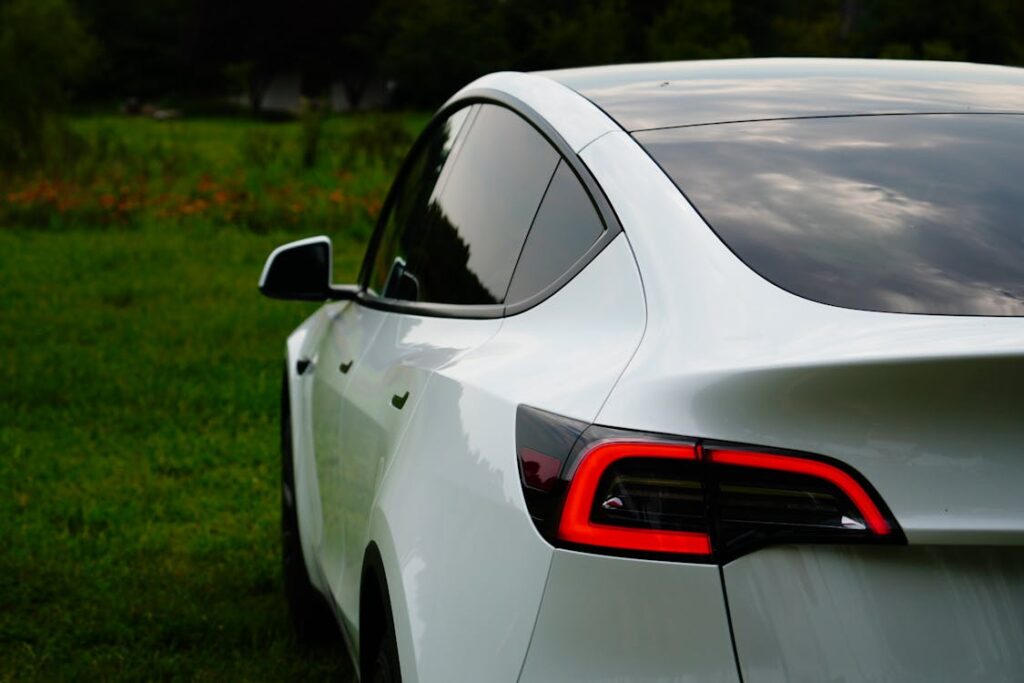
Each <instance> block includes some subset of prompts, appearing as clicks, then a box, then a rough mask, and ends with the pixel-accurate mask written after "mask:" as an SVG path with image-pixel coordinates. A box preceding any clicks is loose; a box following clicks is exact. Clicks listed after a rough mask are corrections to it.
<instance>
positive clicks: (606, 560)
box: [519, 550, 739, 683]
mask: <svg viewBox="0 0 1024 683" xmlns="http://www.w3.org/2000/svg"><path fill="white" fill-rule="evenodd" d="M519 680H520V681H523V682H534V681H588V682H589V681H701V682H702V683H703V682H710V681H722V682H725V681H729V682H734V681H738V680H739V678H738V676H737V672H736V660H735V656H734V654H733V646H732V639H731V636H730V633H729V621H728V614H727V612H726V606H725V599H724V596H723V592H722V579H721V573H720V570H719V569H718V567H714V566H709V565H696V564H682V563H675V562H656V561H650V560H634V559H627V558H619V557H606V556H601V555H589V554H584V553H578V552H572V551H567V550H556V551H555V552H554V556H553V558H552V562H551V570H550V573H549V574H548V581H547V585H546V587H545V590H544V598H543V601H542V602H541V607H540V611H539V613H538V615H537V623H536V626H535V628H534V631H533V638H532V640H531V642H530V647H529V651H528V652H527V655H526V661H525V663H524V665H523V671H522V674H521V675H520V679H519Z"/></svg>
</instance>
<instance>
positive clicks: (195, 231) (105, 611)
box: [0, 115, 425, 681]
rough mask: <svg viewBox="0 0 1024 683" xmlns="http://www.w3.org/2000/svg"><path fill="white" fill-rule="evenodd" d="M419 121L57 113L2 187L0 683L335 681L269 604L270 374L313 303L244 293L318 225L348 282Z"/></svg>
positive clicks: (341, 658) (273, 433) (333, 662)
mask: <svg viewBox="0 0 1024 683" xmlns="http://www.w3.org/2000/svg"><path fill="white" fill-rule="evenodd" d="M424 122H425V117H423V116H419V115H411V116H410V115H406V116H401V117H390V118H383V117H376V118H369V117H365V118H361V117H351V118H332V119H330V120H327V121H326V122H325V123H323V125H320V122H319V121H315V122H313V123H312V124H310V123H309V122H306V123H288V124H268V123H256V122H247V121H241V120H238V121H236V120H223V121H215V120H208V121H177V122H168V123H159V122H155V121H149V120H141V119H123V118H118V117H97V118H88V119H79V120H76V121H75V122H74V129H75V131H76V139H78V140H79V144H80V145H81V149H80V150H79V151H77V152H75V153H74V154H70V153H69V156H68V157H67V158H66V159H64V160H63V161H62V163H60V164H51V165H50V166H49V168H47V169H44V170H42V171H37V172H33V173H25V172H23V173H21V174H14V173H11V172H7V173H4V174H0V294H2V296H0V349H2V354H3V355H2V364H0V486H2V490H3V491H4V495H2V496H0V680H2V681H8V680H10V681H21V680H40V681H50V680H115V679H116V680H210V681H213V680H290V679H298V678H302V679H312V680H343V681H344V680H350V678H351V669H350V665H349V663H348V661H347V657H346V656H345V654H344V650H343V647H342V646H341V644H340V643H338V644H337V645H335V646H333V647H325V648H320V649H316V650H308V649H303V648H301V647H299V646H298V645H297V644H296V643H295V641H294V640H293V638H292V636H291V633H290V629H289V625H288V622H287V618H286V614H285V608H284V604H283V598H282V593H281V577H280V566H279V554H278V543H279V540H278V504H279V503H278V495H279V489H278V476H279V470H278V468H279V460H278V453H277V429H278V426H277V409H278V405H277V401H278V393H277V392H278V382H279V373H280V362H281V354H282V348H283V341H284V337H285V335H286V333H287V332H288V331H289V330H290V329H291V328H292V327H294V326H295V325H296V324H297V323H298V322H300V321H301V320H302V319H303V318H304V317H305V316H306V315H308V314H309V313H310V312H311V311H312V310H313V306H312V305H309V304H299V303H289V302H276V301H269V300H266V299H262V298H261V297H260V296H259V295H258V293H257V291H256V287H255V283H256V279H257V277H258V275H259V271H260V268H261V267H262V264H263V260H264V258H265V256H266V254H267V253H269V251H270V250H271V249H272V248H273V247H274V246H275V245H277V244H279V243H281V242H285V241H288V240H290V239H295V238H298V237H302V236H307V235H312V234H318V233H327V234H329V235H331V236H332V238H333V239H334V242H335V253H336V276H337V279H338V280H339V281H346V280H348V281H351V280H352V279H353V278H354V275H355V272H356V270H357V268H358V262H359V260H360V258H361V255H362V249H363V247H362V244H363V242H364V240H365V239H366V237H367V235H368V234H369V231H370V226H371V222H372V220H373V217H374V215H375V214H376V212H377V211H378V210H379V206H380V202H381V200H382V199H383V195H384V193H385V191H386V188H387V183H388V181H389V178H390V176H391V175H392V173H393V171H394V169H395V166H396V165H397V164H398V163H399V161H400V156H401V153H402V151H403V150H404V147H405V146H406V145H407V144H408V141H409V139H410V136H411V135H412V134H414V133H415V131H416V130H418V129H419V128H420V127H421V126H422V125H423V123H424ZM311 136H315V137H316V139H315V140H313V143H314V144H313V147H314V151H315V158H313V159H310V158H308V151H309V147H310V137H311Z"/></svg>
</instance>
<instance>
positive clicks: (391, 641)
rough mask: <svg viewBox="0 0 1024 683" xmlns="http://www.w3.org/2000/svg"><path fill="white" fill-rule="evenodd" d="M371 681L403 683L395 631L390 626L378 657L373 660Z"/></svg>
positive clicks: (382, 641)
mask: <svg viewBox="0 0 1024 683" xmlns="http://www.w3.org/2000/svg"><path fill="white" fill-rule="evenodd" d="M370 683H402V672H401V670H400V669H399V667H398V648H397V647H396V645H395V632H394V630H393V629H392V628H391V627H390V626H389V627H388V631H387V633H385V634H384V637H383V638H381V641H380V647H379V648H378V649H377V657H376V658H375V659H374V661H373V676H371V677H370Z"/></svg>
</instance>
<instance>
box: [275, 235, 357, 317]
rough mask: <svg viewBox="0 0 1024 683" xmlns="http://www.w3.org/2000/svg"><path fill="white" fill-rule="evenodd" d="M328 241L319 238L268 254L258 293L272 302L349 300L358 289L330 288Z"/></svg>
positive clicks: (328, 238) (329, 239)
mask: <svg viewBox="0 0 1024 683" xmlns="http://www.w3.org/2000/svg"><path fill="white" fill-rule="evenodd" d="M331 263H332V258H331V238H330V237H326V236H324V235H321V236H319V237H309V238H307V239H304V240H299V241H297V242H289V243H288V244H283V245H281V246H280V247H278V248H277V249H275V250H274V251H272V252H271V253H270V256H268V257H267V263H266V265H264V266H263V274H262V275H260V284H259V287H260V293H261V294H263V295H264V296H269V297H270V298H272V299H298V300H301V301H326V300H328V299H352V298H355V296H356V293H357V292H358V287H355V286H346V287H336V286H332V285H331Z"/></svg>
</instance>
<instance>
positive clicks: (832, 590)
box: [724, 546, 1024, 683]
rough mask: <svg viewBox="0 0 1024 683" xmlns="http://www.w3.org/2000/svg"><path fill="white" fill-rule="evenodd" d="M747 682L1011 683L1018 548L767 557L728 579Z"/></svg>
mask: <svg viewBox="0 0 1024 683" xmlns="http://www.w3.org/2000/svg"><path fill="white" fill-rule="evenodd" d="M724 572H725V577H726V581H727V584H728V587H729V605H730V607H731V611H732V617H733V628H734V630H735V636H736V648H737V651H738V653H739V659H740V662H742V667H743V680H744V681H748V682H754V681H757V682H761V681H770V682H774V681H778V682H779V683H782V682H792V683H799V682H801V681H806V682H808V683H810V682H812V681H814V682H816V681H893V682H897V681H911V680H914V681H1017V680H1020V678H1021V672H1022V668H1021V667H1022V664H1024V548H1021V547H1012V548H1009V547H1003V548H998V547H996V548H992V547H989V548H986V547H979V548H965V547H941V546H910V547H903V548H866V547H842V546H834V547H829V546H817V547H815V546H802V547H797V546H791V547H779V548H768V549H765V550H761V551H759V552H757V553H755V554H753V555H750V556H748V557H744V558H741V559H739V560H736V561H735V562H733V563H732V564H729V565H727V566H726V567H725V569H724Z"/></svg>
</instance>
